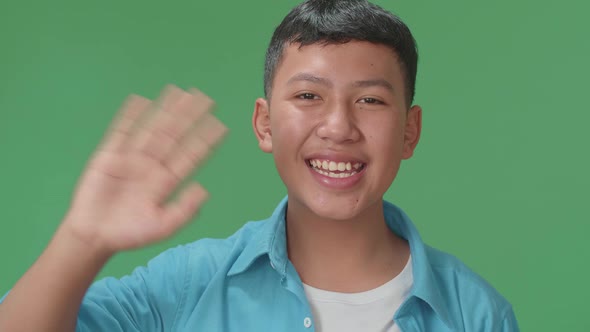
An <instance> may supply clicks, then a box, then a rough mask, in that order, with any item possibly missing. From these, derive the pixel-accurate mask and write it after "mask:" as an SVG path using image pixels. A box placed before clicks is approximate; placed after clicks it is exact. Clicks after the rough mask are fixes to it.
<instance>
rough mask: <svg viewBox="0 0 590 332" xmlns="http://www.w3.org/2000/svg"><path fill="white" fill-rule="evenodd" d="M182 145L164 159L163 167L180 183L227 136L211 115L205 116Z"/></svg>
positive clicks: (219, 123) (223, 127)
mask: <svg viewBox="0 0 590 332" xmlns="http://www.w3.org/2000/svg"><path fill="white" fill-rule="evenodd" d="M202 118H203V119H202V121H200V122H199V123H198V124H197V125H196V128H195V129H193V130H192V131H191V132H190V133H189V134H188V135H187V137H186V138H185V139H184V140H183V142H182V144H181V145H180V146H179V147H178V149H176V150H175V151H173V152H172V154H171V155H170V156H169V157H167V158H166V162H165V166H166V167H167V168H168V169H169V170H170V171H171V172H172V173H173V174H174V176H175V177H176V178H177V179H178V181H181V180H182V179H184V178H186V177H187V176H188V175H189V174H190V173H191V172H192V171H193V170H194V169H195V168H196V167H197V166H199V165H201V164H202V163H203V162H204V161H205V159H207V156H208V155H209V154H210V153H211V151H212V149H213V148H214V147H215V146H216V145H217V144H219V142H220V141H221V139H222V138H223V137H224V136H225V135H226V134H227V128H226V127H225V125H223V124H222V123H221V122H220V121H219V120H217V119H216V118H215V117H214V116H213V115H211V114H205V115H203V117H202Z"/></svg>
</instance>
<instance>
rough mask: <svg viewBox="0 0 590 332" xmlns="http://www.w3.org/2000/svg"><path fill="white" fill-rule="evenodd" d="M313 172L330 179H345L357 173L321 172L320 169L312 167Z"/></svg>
mask: <svg viewBox="0 0 590 332" xmlns="http://www.w3.org/2000/svg"><path fill="white" fill-rule="evenodd" d="M313 170H314V171H316V172H318V173H320V174H322V175H325V176H328V177H331V178H347V177H351V176H353V175H355V174H356V173H357V172H355V171H353V172H351V173H332V172H326V171H323V170H321V169H317V168H315V167H313Z"/></svg>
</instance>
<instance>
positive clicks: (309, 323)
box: [303, 317, 311, 328]
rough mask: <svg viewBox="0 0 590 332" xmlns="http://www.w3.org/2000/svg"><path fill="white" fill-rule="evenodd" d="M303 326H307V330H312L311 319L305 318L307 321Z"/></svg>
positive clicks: (304, 321)
mask: <svg viewBox="0 0 590 332" xmlns="http://www.w3.org/2000/svg"><path fill="white" fill-rule="evenodd" d="M303 326H305V327H306V328H310V327H311V318H309V317H305V319H304V320H303Z"/></svg>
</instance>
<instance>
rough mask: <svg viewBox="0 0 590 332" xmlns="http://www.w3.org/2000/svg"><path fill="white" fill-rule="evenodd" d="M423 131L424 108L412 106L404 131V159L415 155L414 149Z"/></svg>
mask: <svg viewBox="0 0 590 332" xmlns="http://www.w3.org/2000/svg"><path fill="white" fill-rule="evenodd" d="M421 131H422V108H421V107H420V106H418V105H414V106H412V108H410V110H409V111H408V114H407V118H406V128H405V131H404V151H403V154H402V158H403V159H409V158H411V157H412V155H414V150H415V149H416V146H417V145H418V141H419V140H420V133H421Z"/></svg>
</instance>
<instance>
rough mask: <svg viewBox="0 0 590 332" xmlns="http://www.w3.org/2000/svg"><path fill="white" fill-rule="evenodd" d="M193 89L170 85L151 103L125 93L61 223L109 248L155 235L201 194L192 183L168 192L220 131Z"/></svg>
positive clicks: (180, 219)
mask: <svg viewBox="0 0 590 332" xmlns="http://www.w3.org/2000/svg"><path fill="white" fill-rule="evenodd" d="M212 107H213V101H212V100H211V99H209V98H208V97H207V96H205V95H204V94H203V93H201V92H200V91H198V90H190V91H189V92H187V91H184V90H182V89H180V88H178V87H175V86H169V87H167V88H166V89H164V91H163V92H162V94H161V95H160V97H159V98H158V100H157V101H156V102H151V101H150V100H148V99H145V98H143V97H139V96H135V95H133V96H130V97H129V98H128V99H127V101H126V102H125V103H124V104H123V106H122V109H121V110H120V112H119V114H118V116H117V117H116V118H115V120H114V121H113V123H112V124H111V126H110V128H109V130H108V132H107V134H106V135H105V137H104V140H103V142H102V143H101V145H100V146H99V148H98V149H97V150H96V152H95V153H94V155H93V156H92V157H91V159H90V162H89V163H88V166H87V168H86V170H85V171H84V172H83V174H82V176H81V178H80V180H79V182H78V185H77V188H76V191H75V193H74V196H73V199H72V203H71V206H70V209H69V211H68V213H67V215H66V218H65V219H64V222H63V224H62V227H67V228H69V229H70V230H71V231H73V234H75V235H76V236H77V237H79V238H80V239H81V240H82V241H84V242H86V243H88V244H90V245H92V246H94V247H95V248H96V249H99V250H102V251H105V252H108V253H112V254H114V253H115V252H118V251H121V250H126V249H133V248H139V247H142V246H145V245H148V244H150V243H153V242H157V241H159V240H162V239H164V238H166V237H168V236H170V235H172V234H173V233H174V232H175V231H177V230H178V229H179V228H180V227H182V226H183V225H184V224H186V223H187V222H188V221H189V220H190V219H191V218H192V217H193V216H194V215H195V213H196V212H197V211H198V210H199V208H200V207H201V205H202V204H203V203H204V201H205V200H206V198H207V192H206V191H205V189H203V187H201V186H200V185H199V184H198V183H192V184H190V185H188V186H186V187H185V188H184V189H183V190H182V191H181V192H180V193H179V195H178V198H177V199H176V200H175V201H172V202H169V201H168V200H169V198H170V196H171V195H172V193H173V192H174V190H175V189H176V188H177V187H179V185H180V184H181V183H182V182H183V180H184V179H186V178H187V177H188V176H189V175H190V174H191V173H192V171H193V170H194V169H195V168H196V167H197V166H198V165H199V164H200V163H201V162H202V161H203V160H204V159H205V158H206V157H207V155H208V154H209V153H210V152H211V149H212V148H213V147H214V146H216V145H217V143H219V142H220V140H221V139H222V137H223V136H224V135H225V133H226V132H227V129H226V127H225V126H224V125H223V124H222V123H221V122H220V121H219V120H218V119H217V118H215V117H214V116H213V115H212V114H211V113H210V111H211V109H212Z"/></svg>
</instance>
